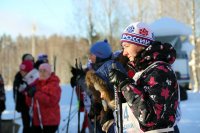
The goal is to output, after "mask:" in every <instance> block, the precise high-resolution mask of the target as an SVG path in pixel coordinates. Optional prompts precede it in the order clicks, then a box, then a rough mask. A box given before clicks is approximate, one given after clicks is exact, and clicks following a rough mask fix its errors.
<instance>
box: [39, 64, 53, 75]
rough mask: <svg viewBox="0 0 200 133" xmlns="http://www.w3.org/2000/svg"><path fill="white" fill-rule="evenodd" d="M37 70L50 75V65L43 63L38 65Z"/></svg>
mask: <svg viewBox="0 0 200 133" xmlns="http://www.w3.org/2000/svg"><path fill="white" fill-rule="evenodd" d="M39 70H46V71H47V72H48V73H51V72H52V70H51V65H50V64H48V63H43V64H41V65H40V67H39Z"/></svg>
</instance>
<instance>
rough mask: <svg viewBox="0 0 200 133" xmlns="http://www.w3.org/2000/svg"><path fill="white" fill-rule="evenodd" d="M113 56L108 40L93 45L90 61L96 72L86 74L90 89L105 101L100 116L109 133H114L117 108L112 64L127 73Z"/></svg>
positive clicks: (105, 129)
mask: <svg viewBox="0 0 200 133" xmlns="http://www.w3.org/2000/svg"><path fill="white" fill-rule="evenodd" d="M112 55H113V54H112V50H111V47H110V45H109V43H108V42H107V40H104V41H99V42H96V43H95V44H93V45H92V47H91V48H90V56H89V59H90V60H91V62H92V68H93V69H94V70H90V71H88V72H87V73H86V83H87V86H88V88H94V89H95V90H96V91H98V92H100V97H101V99H102V100H103V102H102V104H103V109H102V110H101V116H100V123H101V128H102V130H103V131H105V132H109V133H112V132H114V116H113V111H114V108H115V100H114V86H113V85H112V84H110V83H109V71H110V70H111V69H112V64H115V66H116V68H118V69H119V70H121V71H122V72H124V73H125V69H124V68H123V66H122V65H121V64H120V63H119V62H116V61H114V60H113V59H112ZM111 127H113V128H111Z"/></svg>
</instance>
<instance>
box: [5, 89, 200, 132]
mask: <svg viewBox="0 0 200 133" xmlns="http://www.w3.org/2000/svg"><path fill="white" fill-rule="evenodd" d="M71 92H72V88H71V87H70V86H69V85H62V96H61V101H60V106H61V122H60V127H59V133H65V132H66V128H65V125H66V123H67V121H64V119H66V118H67V116H68V111H69V105H70V99H71ZM188 97H189V98H188V100H187V101H183V102H181V110H182V119H181V121H180V122H179V124H178V126H179V129H180V131H181V133H199V132H200V115H199V112H200V102H199V101H200V93H193V92H188ZM6 98H7V101H6V106H7V110H6V111H4V113H3V115H2V119H12V118H13V116H14V114H13V109H14V101H13V95H12V89H9V90H7V91H6ZM76 109H77V97H76V94H75V93H74V98H73V106H72V111H73V110H76ZM16 118H17V120H16V122H17V123H18V124H20V125H21V124H22V122H21V119H20V114H18V113H16ZM81 120H83V113H81ZM21 132H22V127H21V128H20V130H19V133H21ZM76 132H77V113H76V115H75V116H74V118H73V119H72V120H71V122H70V128H69V133H76Z"/></svg>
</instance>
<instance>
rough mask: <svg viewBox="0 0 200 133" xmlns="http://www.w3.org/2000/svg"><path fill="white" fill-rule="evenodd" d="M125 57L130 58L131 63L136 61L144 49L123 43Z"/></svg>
mask: <svg viewBox="0 0 200 133" xmlns="http://www.w3.org/2000/svg"><path fill="white" fill-rule="evenodd" d="M122 48H123V56H126V57H128V58H129V61H134V60H135V57H136V56H137V54H138V53H139V52H140V51H141V50H143V49H144V47H142V46H137V45H134V44H131V43H128V42H123V43H122Z"/></svg>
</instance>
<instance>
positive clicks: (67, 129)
mask: <svg viewBox="0 0 200 133" xmlns="http://www.w3.org/2000/svg"><path fill="white" fill-rule="evenodd" d="M74 89H75V88H72V95H71V100H70V107H69V114H68V121H67V131H66V133H68V130H69V122H70V115H71V107H72V101H73V95H74Z"/></svg>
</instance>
